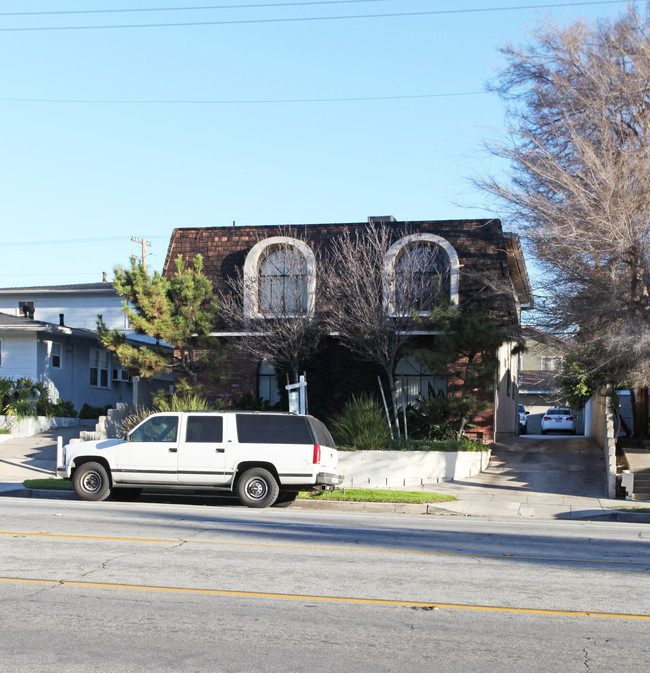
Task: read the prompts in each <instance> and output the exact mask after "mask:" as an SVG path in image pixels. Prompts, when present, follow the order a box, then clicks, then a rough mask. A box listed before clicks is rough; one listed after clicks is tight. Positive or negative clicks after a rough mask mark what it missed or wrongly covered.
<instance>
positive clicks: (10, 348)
mask: <svg viewBox="0 0 650 673" xmlns="http://www.w3.org/2000/svg"><path fill="white" fill-rule="evenodd" d="M0 339H1V340H2V364H0V377H2V378H10V379H16V378H20V377H27V378H30V379H34V380H37V379H38V370H37V357H36V351H37V337H36V332H27V333H21V334H12V333H10V332H0Z"/></svg>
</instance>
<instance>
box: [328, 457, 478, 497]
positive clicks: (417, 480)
mask: <svg viewBox="0 0 650 673" xmlns="http://www.w3.org/2000/svg"><path fill="white" fill-rule="evenodd" d="M490 455H491V451H340V452H339V472H341V473H343V474H344V475H345V480H344V481H343V487H347V488H353V487H357V488H387V487H389V488H399V487H401V486H421V485H424V484H437V483H438V482H440V481H452V480H454V479H465V478H467V477H472V476H474V475H476V474H479V473H480V472H482V471H483V470H484V469H485V468H486V467H487V465H488V462H489V460H490Z"/></svg>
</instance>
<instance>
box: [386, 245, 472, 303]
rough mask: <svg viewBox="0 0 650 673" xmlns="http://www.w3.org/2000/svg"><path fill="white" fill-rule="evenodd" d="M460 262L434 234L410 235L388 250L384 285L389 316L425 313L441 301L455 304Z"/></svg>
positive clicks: (452, 251)
mask: <svg viewBox="0 0 650 673" xmlns="http://www.w3.org/2000/svg"><path fill="white" fill-rule="evenodd" d="M459 268H460V263H459V261H458V254H457V253H456V251H455V250H454V247H453V246H452V245H451V243H449V241H447V240H445V239H444V238H442V237H440V236H436V235H435V234H411V235H410V236H405V237H404V238H400V239H399V240H398V241H396V242H395V243H393V245H392V246H391V247H390V249H389V250H388V253H387V254H386V258H385V263H384V285H385V296H386V305H387V310H388V312H389V314H392V315H406V314H409V313H411V312H412V311H414V310H415V311H416V312H417V313H420V314H426V313H429V312H430V311H431V309H433V308H435V307H436V306H439V305H440V304H442V303H443V302H444V301H449V302H451V303H452V304H458V270H459Z"/></svg>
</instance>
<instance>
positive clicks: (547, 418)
mask: <svg viewBox="0 0 650 673" xmlns="http://www.w3.org/2000/svg"><path fill="white" fill-rule="evenodd" d="M547 432H562V433H564V434H570V435H575V434H576V419H575V416H574V415H573V414H572V413H571V409H567V408H566V407H554V408H552V409H547V410H546V413H545V414H544V417H543V418H542V434H543V435H545V434H546V433H547Z"/></svg>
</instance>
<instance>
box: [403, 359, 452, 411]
mask: <svg viewBox="0 0 650 673" xmlns="http://www.w3.org/2000/svg"><path fill="white" fill-rule="evenodd" d="M426 352H427V351H424V350H422V351H415V352H413V353H409V355H407V356H405V357H403V358H400V359H399V360H398V361H397V365H396V366H395V390H396V392H397V401H398V403H399V404H400V405H401V404H403V403H404V396H405V398H406V404H415V403H417V401H418V400H419V399H420V398H423V399H425V400H428V399H429V398H430V397H431V396H432V395H436V394H438V392H439V391H443V392H444V393H446V392H447V379H446V378H444V377H441V376H435V375H434V374H433V373H432V372H431V371H430V370H429V369H427V368H426V366H425V365H423V364H422V360H423V357H422V356H423V355H424V354H426Z"/></svg>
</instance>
